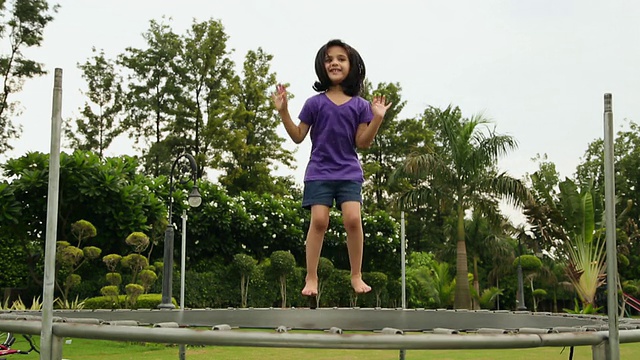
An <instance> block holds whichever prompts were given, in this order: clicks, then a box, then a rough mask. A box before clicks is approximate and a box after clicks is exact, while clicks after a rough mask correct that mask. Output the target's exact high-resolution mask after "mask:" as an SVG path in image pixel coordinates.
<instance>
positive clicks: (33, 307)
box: [11, 296, 43, 311]
mask: <svg viewBox="0 0 640 360" xmlns="http://www.w3.org/2000/svg"><path fill="white" fill-rule="evenodd" d="M42 305H43V304H42V302H41V301H40V296H38V297H37V298H36V297H35V296H34V297H33V299H32V300H31V304H30V305H29V306H27V305H26V304H25V303H24V301H22V298H21V297H20V296H18V299H17V300H15V301H14V302H13V303H12V304H11V310H17V311H25V310H29V311H42Z"/></svg>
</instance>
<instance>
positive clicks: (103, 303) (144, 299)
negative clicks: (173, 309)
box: [84, 294, 177, 310]
mask: <svg viewBox="0 0 640 360" xmlns="http://www.w3.org/2000/svg"><path fill="white" fill-rule="evenodd" d="M126 301H127V295H118V298H117V301H114V299H113V298H112V297H110V296H97V297H93V298H88V299H86V300H85V301H84V308H85V309H91V310H94V309H119V308H120V305H119V304H125V303H126ZM171 302H172V303H173V305H174V306H177V303H176V299H173V298H172V299H171ZM161 303H162V295H161V294H142V295H140V296H139V297H138V298H137V299H136V302H135V304H134V305H133V306H132V309H157V308H158V305H160V304H161Z"/></svg>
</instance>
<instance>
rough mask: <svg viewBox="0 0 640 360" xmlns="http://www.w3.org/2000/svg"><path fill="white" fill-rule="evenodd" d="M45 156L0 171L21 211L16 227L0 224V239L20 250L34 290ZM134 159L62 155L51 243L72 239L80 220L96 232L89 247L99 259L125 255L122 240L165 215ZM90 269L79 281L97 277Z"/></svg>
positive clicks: (154, 184)
mask: <svg viewBox="0 0 640 360" xmlns="http://www.w3.org/2000/svg"><path fill="white" fill-rule="evenodd" d="M48 164H49V156H48V155H46V154H42V153H28V154H26V155H24V156H21V157H19V158H16V159H9V160H8V161H7V162H6V163H5V164H3V165H2V167H3V169H4V176H6V177H7V178H10V179H11V183H10V184H9V187H10V188H11V191H12V192H13V194H14V201H15V202H16V203H17V204H19V206H20V208H21V215H20V221H19V222H17V223H11V222H8V223H6V224H5V223H3V224H2V225H3V226H2V227H3V232H4V234H3V235H2V236H0V238H2V239H5V238H10V239H13V240H14V241H15V242H16V243H17V244H18V245H17V246H19V247H20V248H21V249H22V252H23V253H24V257H23V258H22V259H21V260H22V261H23V262H24V264H26V266H28V268H29V270H28V272H27V273H28V274H29V275H30V276H31V278H32V283H33V284H34V286H41V285H42V278H43V276H42V271H43V269H42V259H41V257H42V256H43V255H42V254H44V248H45V244H44V242H45V224H46V219H47V215H46V209H47V204H46V201H47V191H48V186H47V184H48ZM137 166H138V164H137V162H136V160H135V159H134V158H132V157H128V156H122V157H118V158H105V159H100V158H99V157H98V156H97V155H95V154H93V153H90V152H80V151H77V152H74V153H73V154H66V153H62V154H61V156H60V196H59V212H58V213H59V216H58V226H57V229H58V234H57V240H68V239H72V238H73V234H72V233H71V224H72V223H73V222H75V221H77V220H78V219H83V220H86V221H88V222H90V223H91V224H93V225H94V227H95V228H97V229H100V232H99V233H98V234H97V235H96V237H94V238H92V239H91V245H92V246H95V247H97V248H100V249H102V251H103V252H104V253H107V254H110V253H121V254H124V253H126V245H125V244H124V242H118V241H113V239H124V238H125V237H126V236H127V235H128V234H130V233H131V231H133V230H137V231H144V230H148V229H150V227H151V226H152V224H154V223H155V222H156V219H158V218H160V217H165V214H166V210H165V208H164V205H163V204H162V203H161V202H160V200H159V198H158V196H157V195H156V194H157V193H158V192H161V191H160V190H161V188H162V185H163V184H162V183H161V182H160V181H156V180H151V179H149V178H146V177H144V176H142V175H140V174H139V172H138V170H137ZM83 242H84V240H83ZM91 270H92V269H88V268H87V269H83V268H80V269H78V275H80V276H82V278H83V279H85V278H86V279H88V278H93V277H96V276H102V274H99V273H98V274H96V273H94V272H93V271H91Z"/></svg>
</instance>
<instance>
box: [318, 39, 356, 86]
mask: <svg viewBox="0 0 640 360" xmlns="http://www.w3.org/2000/svg"><path fill="white" fill-rule="evenodd" d="M324 68H325V70H326V71H327V75H328V76H329V79H330V80H331V82H332V83H333V85H338V84H340V83H341V82H343V81H344V79H346V78H347V75H349V70H350V69H351V64H350V63H349V55H348V54H347V50H346V49H345V48H343V47H342V46H331V47H329V48H328V49H327V55H326V56H325V58H324Z"/></svg>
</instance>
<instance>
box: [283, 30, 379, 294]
mask: <svg viewBox="0 0 640 360" xmlns="http://www.w3.org/2000/svg"><path fill="white" fill-rule="evenodd" d="M315 69H316V75H317V76H318V81H316V82H315V84H314V85H313V89H314V90H315V91H317V92H319V94H317V95H315V96H313V97H311V98H309V99H308V100H307V101H306V102H305V104H304V106H303V108H302V110H301V111H300V115H299V119H300V123H299V124H298V125H296V124H294V122H293V121H292V120H291V115H289V110H288V107H287V90H286V89H285V87H284V86H282V85H278V86H277V87H276V92H275V93H274V94H273V102H274V106H275V108H276V110H277V111H278V113H279V114H280V117H281V118H282V122H283V124H284V127H285V128H286V130H287V133H288V134H289V136H290V137H291V139H292V140H293V141H294V142H295V143H296V144H299V143H301V142H302V141H303V140H304V138H305V137H306V136H307V133H308V132H309V129H310V130H311V157H310V159H309V163H308V165H307V169H306V172H305V177H304V193H303V200H302V206H303V207H304V208H306V209H311V225H310V226H309V232H308V233H307V239H306V261H307V276H306V279H305V286H304V289H302V295H305V296H316V295H317V294H318V261H319V258H320V251H321V249H322V241H323V239H324V234H325V232H326V231H327V228H328V226H329V210H330V208H331V207H332V206H333V203H334V200H335V203H336V206H337V208H338V209H340V210H341V211H342V221H343V224H344V228H345V231H346V233H347V249H348V252H349V262H350V265H351V286H352V287H353V290H354V291H355V292H356V293H366V292H369V291H371V287H370V286H369V285H367V284H366V283H365V282H364V281H363V280H362V273H361V267H362V249H363V242H364V235H363V231H362V220H361V215H360V207H361V204H362V183H363V182H364V176H363V172H362V167H361V165H360V160H359V159H358V154H357V153H356V148H367V147H369V146H370V145H371V143H372V142H373V138H374V137H375V135H376V133H377V132H378V128H380V124H381V123H382V119H383V117H384V114H385V113H386V111H387V109H389V107H390V106H391V103H389V104H387V103H386V100H385V98H384V96H381V97H374V98H373V102H372V103H371V104H370V103H369V102H368V101H366V100H365V99H363V98H361V97H360V92H361V90H362V87H363V82H364V79H365V66H364V62H363V61H362V58H361V57H360V54H358V52H357V51H356V50H355V49H354V48H352V47H350V46H349V45H347V44H345V43H344V42H342V41H340V40H331V41H329V42H328V43H327V44H325V45H323V46H322V47H321V48H320V50H318V54H317V55H316V61H315Z"/></svg>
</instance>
